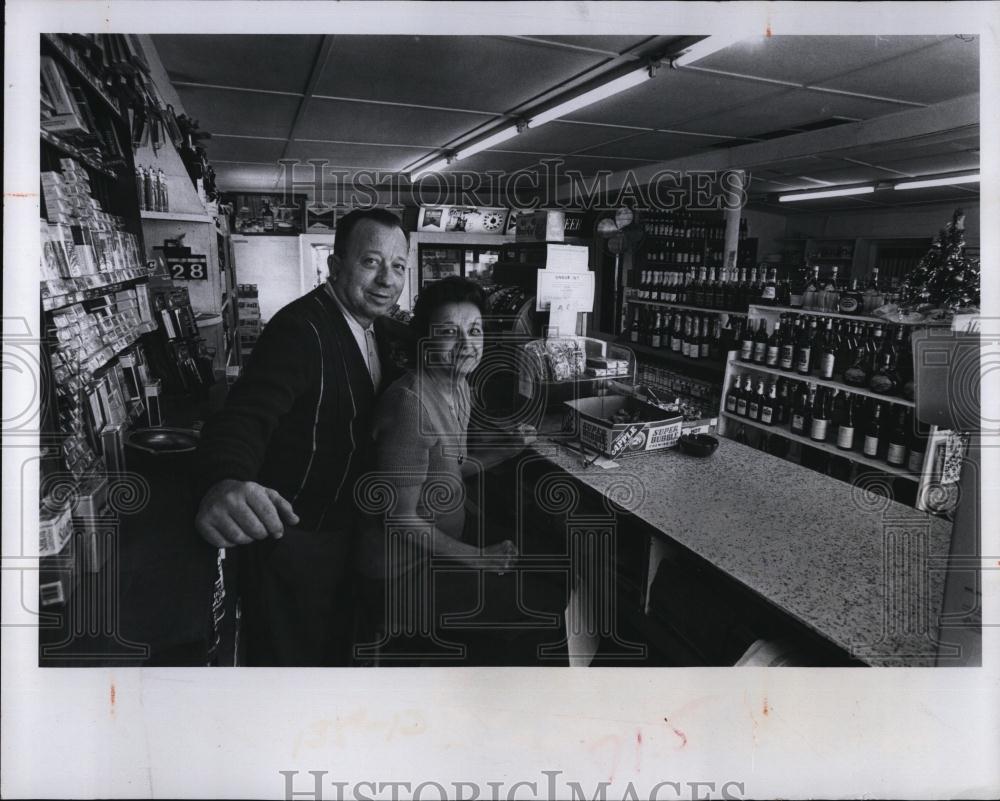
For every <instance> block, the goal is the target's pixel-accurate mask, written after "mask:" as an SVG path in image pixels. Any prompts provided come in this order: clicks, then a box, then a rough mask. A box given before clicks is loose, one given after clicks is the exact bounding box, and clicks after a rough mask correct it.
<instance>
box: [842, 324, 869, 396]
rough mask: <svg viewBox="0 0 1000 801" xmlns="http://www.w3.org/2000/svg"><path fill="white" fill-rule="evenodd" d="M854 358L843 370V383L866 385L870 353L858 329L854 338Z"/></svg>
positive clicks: (856, 385) (858, 385) (857, 385)
mask: <svg viewBox="0 0 1000 801" xmlns="http://www.w3.org/2000/svg"><path fill="white" fill-rule="evenodd" d="M855 343H856V344H855V350H854V358H853V359H852V361H851V366H850V367H848V368H847V369H845V370H844V383H845V384H850V385H851V386H852V387H866V386H868V376H869V375H871V364H870V359H871V354H870V353H869V350H868V347H867V343H866V342H863V341H862V335H861V332H860V330H859V331H858V335H857V337H856V338H855Z"/></svg>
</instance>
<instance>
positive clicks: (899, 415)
mask: <svg viewBox="0 0 1000 801" xmlns="http://www.w3.org/2000/svg"><path fill="white" fill-rule="evenodd" d="M909 433H910V410H909V409H908V408H906V407H905V406H897V407H895V414H894V415H893V420H892V427H891V428H890V429H889V447H888V449H887V450H886V453H885V460H886V462H888V463H889V464H891V465H893V466H894V467H902V466H903V465H904V464H906V443H907V442H908V441H909V438H910V437H909Z"/></svg>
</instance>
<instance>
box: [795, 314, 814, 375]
mask: <svg viewBox="0 0 1000 801" xmlns="http://www.w3.org/2000/svg"><path fill="white" fill-rule="evenodd" d="M815 324H816V321H815V320H813V325H814V326H815ZM811 368H812V336H811V334H810V331H809V328H808V327H807V326H806V324H805V323H803V324H802V327H801V328H800V329H799V338H798V341H796V343H795V372H797V373H799V374H800V375H809V372H810V370H811Z"/></svg>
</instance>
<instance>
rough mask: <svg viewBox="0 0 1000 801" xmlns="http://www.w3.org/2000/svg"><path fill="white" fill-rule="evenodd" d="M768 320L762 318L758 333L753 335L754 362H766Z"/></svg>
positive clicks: (758, 325)
mask: <svg viewBox="0 0 1000 801" xmlns="http://www.w3.org/2000/svg"><path fill="white" fill-rule="evenodd" d="M767 340H768V336H767V320H765V319H763V318H761V320H760V322H759V323H758V324H757V333H755V334H754V335H753V361H754V364H764V363H765V362H766V361H767Z"/></svg>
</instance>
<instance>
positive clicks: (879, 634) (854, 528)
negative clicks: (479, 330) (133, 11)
mask: <svg viewBox="0 0 1000 801" xmlns="http://www.w3.org/2000/svg"><path fill="white" fill-rule="evenodd" d="M533 447H534V450H535V453H536V454H537V455H540V456H543V457H544V458H545V460H547V462H549V463H550V464H552V465H555V466H557V467H558V468H561V469H562V470H564V471H565V472H566V473H568V474H571V475H572V476H573V478H574V480H576V481H578V482H579V483H580V484H582V485H583V486H585V487H588V488H590V489H592V490H594V491H595V492H597V493H600V494H602V495H608V494H609V492H608V491H609V490H610V497H611V499H612V502H613V503H614V507H615V508H616V509H618V510H620V511H621V512H622V513H625V514H628V515H630V516H632V517H634V518H635V519H636V520H638V521H640V522H641V523H643V524H645V525H647V526H648V527H649V529H650V530H651V531H652V532H653V533H654V536H656V535H658V536H661V537H664V538H667V539H668V540H669V541H673V542H674V543H677V544H679V545H681V546H683V547H684V548H686V549H688V550H690V551H691V552H692V553H694V554H696V555H697V556H698V557H700V558H702V559H704V560H705V561H706V562H708V563H710V564H711V565H712V566H714V567H715V568H717V569H718V570H720V571H722V572H723V573H725V574H726V575H728V576H729V577H731V578H732V579H734V580H735V581H736V582H739V583H740V584H741V585H743V586H744V587H746V588H747V589H749V590H750V591H752V592H753V593H755V594H757V595H759V596H760V597H761V598H763V599H764V600H766V601H767V602H768V603H770V604H771V605H773V606H774V607H776V608H777V609H779V610H780V611H781V612H783V613H785V614H787V615H789V616H791V617H792V618H794V619H795V620H796V621H798V622H799V623H801V624H803V625H805V626H806V627H808V628H809V629H811V630H812V631H813V632H815V633H816V634H818V635H819V636H820V637H822V638H824V639H825V640H827V641H829V642H831V643H833V644H834V645H836V646H838V647H839V648H841V649H843V650H844V651H846V652H847V653H848V654H850V655H851V656H852V657H853V658H855V659H857V660H860V661H862V662H865V663H867V664H870V665H881V666H900V665H925V666H926V665H933V664H934V660H935V656H936V653H937V644H936V632H937V620H938V615H939V612H940V609H941V602H942V597H943V587H944V572H943V569H942V568H943V561H942V560H943V559H944V558H946V557H947V555H948V547H949V543H950V538H951V524H950V523H949V522H947V521H944V520H941V519H939V518H935V517H932V516H929V515H926V514H924V513H922V512H918V511H916V510H915V509H913V508H912V507H909V506H904V505H902V504H899V503H896V502H893V501H889V500H888V499H886V498H884V497H881V496H877V495H875V494H873V493H869V492H865V491H863V490H862V489H861V488H860V487H857V486H852V485H850V484H846V483H844V482H841V481H838V480H836V479H833V478H830V477H828V476H825V475H822V474H820V473H816V472H814V471H811V470H808V469H804V468H802V467H800V466H798V465H795V464H793V463H791V462H787V461H785V460H783V459H780V458H777V457H775V456H771V455H770V454H767V453H763V452H761V451H758V450H755V449H753V448H750V447H748V446H745V445H742V444H740V443H737V442H734V441H732V440H727V439H721V441H720V444H719V448H718V450H717V451H716V452H715V454H714V455H713V456H711V457H709V458H707V459H701V458H696V457H692V456H687V455H685V454H683V453H681V452H679V451H677V450H673V449H671V450H667V451H659V452H654V453H651V454H645V455H641V456H631V457H627V458H623V459H621V460H620V462H619V464H620V467H618V468H611V469H602V468H600V467H597V466H591V467H587V468H583V467H582V464H581V459H580V456H579V454H574V453H573V452H572V451H571V450H569V449H568V448H567V447H565V446H563V445H559V444H556V443H551V442H547V441H545V440H544V439H540V440H539V441H538V443H536V444H535V445H534V446H533Z"/></svg>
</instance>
